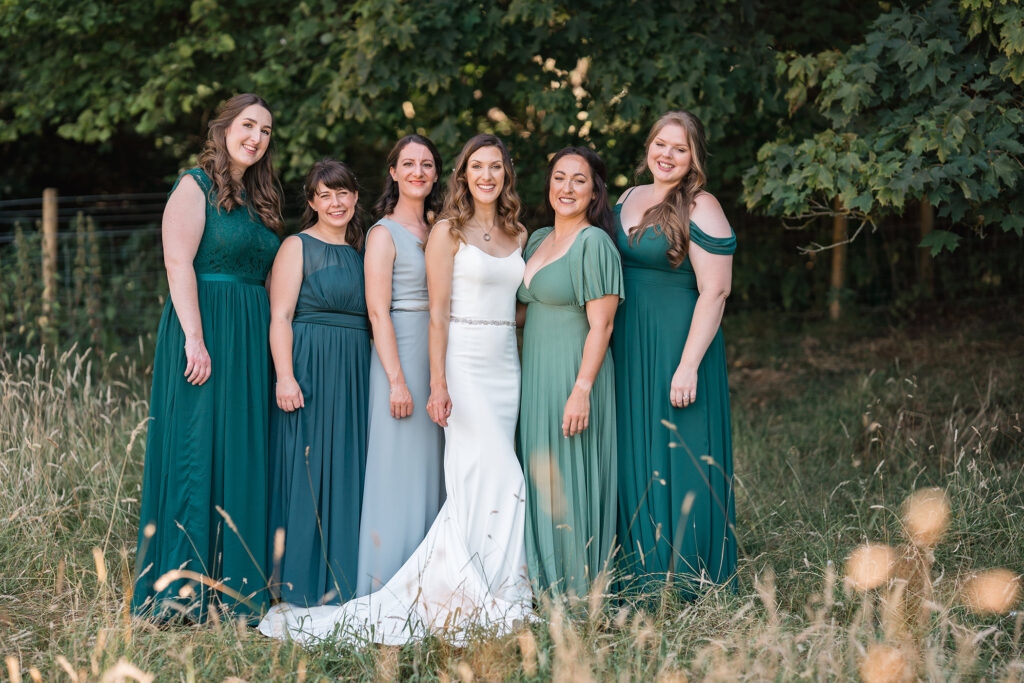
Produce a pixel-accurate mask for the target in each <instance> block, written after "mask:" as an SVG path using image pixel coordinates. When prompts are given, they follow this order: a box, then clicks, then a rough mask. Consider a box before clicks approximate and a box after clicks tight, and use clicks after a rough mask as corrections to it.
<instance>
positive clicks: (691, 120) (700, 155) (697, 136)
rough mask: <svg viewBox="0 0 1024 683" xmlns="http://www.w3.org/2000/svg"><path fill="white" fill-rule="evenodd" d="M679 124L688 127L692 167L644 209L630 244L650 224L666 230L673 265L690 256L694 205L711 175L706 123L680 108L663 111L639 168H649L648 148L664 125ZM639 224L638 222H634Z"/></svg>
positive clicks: (658, 231)
mask: <svg viewBox="0 0 1024 683" xmlns="http://www.w3.org/2000/svg"><path fill="white" fill-rule="evenodd" d="M670 124H675V125H677V126H680V127H681V128H682V129H683V130H684V131H686V141H687V143H688V145H689V147H690V170H689V171H688V172H687V174H686V175H685V176H683V178H682V180H680V181H679V183H678V184H677V185H676V186H675V187H673V188H672V189H671V190H670V191H669V193H668V195H666V196H665V198H664V199H663V200H661V201H660V202H659V203H657V204H655V205H654V206H652V207H651V208H649V209H647V211H645V212H644V215H643V217H642V218H641V219H640V225H639V227H637V229H636V230H633V231H632V232H631V233H630V235H629V242H630V244H634V245H635V244H636V243H637V242H638V241H639V240H640V238H641V237H642V236H643V234H644V232H645V231H646V230H647V228H653V229H654V232H655V233H656V234H660V233H664V234H665V238H666V239H667V240H668V249H666V250H665V255H666V256H668V262H669V263H670V264H672V267H673V268H678V267H679V264H680V263H682V262H683V259H685V258H686V250H687V249H688V248H689V246H690V207H691V206H693V202H694V200H695V199H696V198H697V195H698V194H700V193H701V192H703V191H704V185H705V184H706V183H707V180H708V179H707V175H705V173H704V162H705V161H706V159H707V141H706V138H705V136H704V124H702V123H701V122H700V119H698V118H697V117H696V116H694V115H693V114H691V113H690V112H688V111H682V110H676V111H670V112H667V113H665V114H662V116H661V118H659V119H658V120H657V121H655V122H654V125H653V126H652V127H651V132H650V133H649V134H648V135H647V142H646V143H644V158H643V160H642V161H641V162H640V164H639V166H637V168H636V176H637V178H638V179H639V177H640V175H641V174H643V173H644V172H645V171H647V170H648V168H647V152H648V150H649V149H650V148H651V143H653V142H654V138H656V137H657V136H658V133H660V132H661V129H662V128H664V127H665V126H667V125H670ZM634 227H636V226H634Z"/></svg>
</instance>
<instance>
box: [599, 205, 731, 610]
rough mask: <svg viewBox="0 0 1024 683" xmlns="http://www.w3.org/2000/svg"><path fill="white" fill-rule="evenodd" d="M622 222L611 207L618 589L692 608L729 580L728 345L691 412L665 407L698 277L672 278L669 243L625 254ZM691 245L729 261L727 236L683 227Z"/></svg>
mask: <svg viewBox="0 0 1024 683" xmlns="http://www.w3.org/2000/svg"><path fill="white" fill-rule="evenodd" d="M620 210H621V208H620V206H616V207H615V212H614V213H615V225H616V227H617V228H618V231H617V232H616V244H617V246H618V248H619V251H620V253H621V254H622V273H623V280H624V283H625V302H624V303H623V304H622V306H620V307H619V311H618V314H617V315H616V317H615V328H614V331H613V332H612V357H613V358H614V359H615V399H616V406H617V414H618V424H617V427H618V442H619V482H618V484H619V525H618V526H619V542H620V543H621V544H622V556H621V562H620V568H621V584H620V585H621V588H622V589H623V590H625V591H634V590H636V591H640V592H647V591H650V590H656V589H657V588H660V587H661V586H664V585H665V583H666V581H668V580H669V578H670V577H671V580H672V581H673V582H674V583H675V585H676V586H678V587H679V588H680V589H681V590H682V592H683V593H684V594H686V595H690V596H692V595H694V594H696V593H698V592H700V591H701V590H702V587H707V586H708V585H710V584H718V583H723V582H726V581H729V580H730V579H731V578H732V576H733V574H734V573H735V570H736V538H735V534H734V527H735V518H736V513H735V491H734V489H733V475H732V472H733V469H732V428H731V425H730V420H729V382H728V377H727V376H726V364H725V342H724V341H723V339H722V331H721V329H719V330H718V332H717V333H716V334H715V337H714V339H713V340H712V341H711V344H710V346H709V347H708V350H707V352H705V354H704V358H703V360H702V361H701V364H700V367H699V368H698V371H697V399H696V401H695V402H694V403H693V404H691V405H690V406H688V407H686V408H675V407H673V406H672V404H671V402H670V400H669V386H670V385H671V381H672V375H673V373H674V372H675V370H676V367H678V365H679V359H680V357H681V356H682V353H683V346H684V345H685V344H686V337H687V335H688V334H689V331H690V322H691V320H692V318H693V311H694V307H695V305H696V303H697V296H698V291H697V277H696V274H695V273H694V272H693V266H692V265H691V264H690V259H689V257H687V258H686V259H684V260H683V262H682V263H681V264H680V265H679V267H678V268H673V267H672V265H671V264H670V263H669V261H668V257H667V256H666V254H665V251H666V249H667V248H668V242H667V239H666V238H665V236H664V235H663V234H659V233H658V232H656V231H655V230H653V229H648V230H647V232H646V233H644V235H643V238H642V239H640V240H639V242H638V243H637V244H635V245H633V244H630V243H629V238H628V237H627V236H626V233H625V232H624V231H623V229H622V223H621V220H620V218H619V211H620ZM690 241H691V242H692V243H693V244H697V245H699V246H700V247H701V248H703V249H704V250H706V251H708V252H710V253H712V254H731V253H733V252H734V251H735V249H736V237H735V235H733V236H730V237H729V238H725V239H722V238H716V237H711V236H710V235H707V234H706V233H704V232H703V231H702V230H701V229H700V228H699V227H697V225H696V224H694V223H692V222H691V223H690ZM663 421H668V422H669V423H671V424H673V425H675V427H676V429H677V432H678V433H674V432H673V431H671V430H670V429H669V428H667V427H665V426H664V424H663ZM673 443H675V444H676V446H672V444H673Z"/></svg>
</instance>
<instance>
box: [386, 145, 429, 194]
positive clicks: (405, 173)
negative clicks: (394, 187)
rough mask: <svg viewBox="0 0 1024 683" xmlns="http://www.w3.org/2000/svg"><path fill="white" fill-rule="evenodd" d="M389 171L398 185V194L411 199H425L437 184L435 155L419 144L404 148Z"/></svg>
mask: <svg viewBox="0 0 1024 683" xmlns="http://www.w3.org/2000/svg"><path fill="white" fill-rule="evenodd" d="M389 170H390V173H391V179H392V180H394V181H395V182H396V183H397V184H398V193H399V194H400V195H401V196H403V197H408V198H410V199H419V200H422V199H425V198H426V197H427V195H429V194H430V191H431V190H432V189H433V188H434V183H436V182H437V166H436V165H435V164H434V155H433V154H431V153H430V150H429V149H427V147H426V145H421V144H420V143H418V142H410V143H409V144H407V145H406V146H405V147H403V148H402V151H401V152H399V153H398V161H397V162H395V165H394V166H392V167H391V168H390V169H389Z"/></svg>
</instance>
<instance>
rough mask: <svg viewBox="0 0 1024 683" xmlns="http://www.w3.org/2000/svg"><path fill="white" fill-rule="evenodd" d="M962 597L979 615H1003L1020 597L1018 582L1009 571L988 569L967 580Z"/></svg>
mask: <svg viewBox="0 0 1024 683" xmlns="http://www.w3.org/2000/svg"><path fill="white" fill-rule="evenodd" d="M963 596H964V602H965V603H967V606H968V607H970V608H971V609H972V610H974V611H975V612H978V613H979V614H1005V613H1006V612H1009V611H1010V609H1011V608H1012V607H1013V606H1014V604H1016V602H1017V599H1018V597H1019V596H1020V580H1019V579H1018V578H1017V576H1016V575H1015V574H1014V573H1013V572H1011V571H1010V570H1009V569H989V570H988V571H984V572H979V573H978V574H975V575H974V576H972V577H970V578H969V579H967V581H966V582H965V583H964V588H963Z"/></svg>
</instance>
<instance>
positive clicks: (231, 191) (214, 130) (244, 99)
mask: <svg viewBox="0 0 1024 683" xmlns="http://www.w3.org/2000/svg"><path fill="white" fill-rule="evenodd" d="M253 104H258V105H259V106H261V107H263V108H264V109H266V110H267V112H269V113H270V117H271V119H273V117H274V113H273V112H272V111H270V106H269V105H268V104H267V103H266V101H265V100H264V99H263V98H262V97H260V96H259V95H253V94H252V93H243V94H241V95H235V96H234V97H232V98H230V99H229V100H226V101H225V102H223V103H222V104H221V105H220V107H219V108H218V109H217V114H216V116H214V117H213V119H211V121H210V123H209V130H208V131H207V135H206V144H205V145H204V146H203V151H202V152H200V153H199V161H198V165H199V168H201V169H203V170H204V171H206V175H208V176H210V180H212V181H213V189H214V192H215V193H216V198H215V199H214V206H216V207H217V210H218V211H220V210H221V209H223V210H224V211H231V210H232V209H234V208H236V207H239V206H246V207H247V208H248V209H249V212H250V213H253V212H255V214H256V216H258V217H259V219H260V220H261V221H263V225H265V226H267V227H268V228H270V229H271V230H273V231H274V232H276V233H277V234H278V235H281V234H282V233H283V232H284V220H282V218H281V185H280V183H278V181H277V176H276V175H275V174H274V165H273V154H272V149H271V146H270V145H268V146H267V151H266V152H264V153H263V156H262V157H261V158H260V160H259V161H257V162H256V163H255V164H253V165H252V166H250V167H249V168H247V169H245V173H244V174H243V175H242V179H241V181H237V180H235V179H234V178H232V177H231V156H230V155H229V154H228V149H227V143H226V141H225V133H226V131H227V129H228V128H229V127H230V126H231V122H232V121H234V120H235V119H236V118H237V117H238V115H239V114H241V113H242V111H243V110H244V109H245V108H246V107H248V106H251V105H253ZM243 197H244V199H243Z"/></svg>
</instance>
